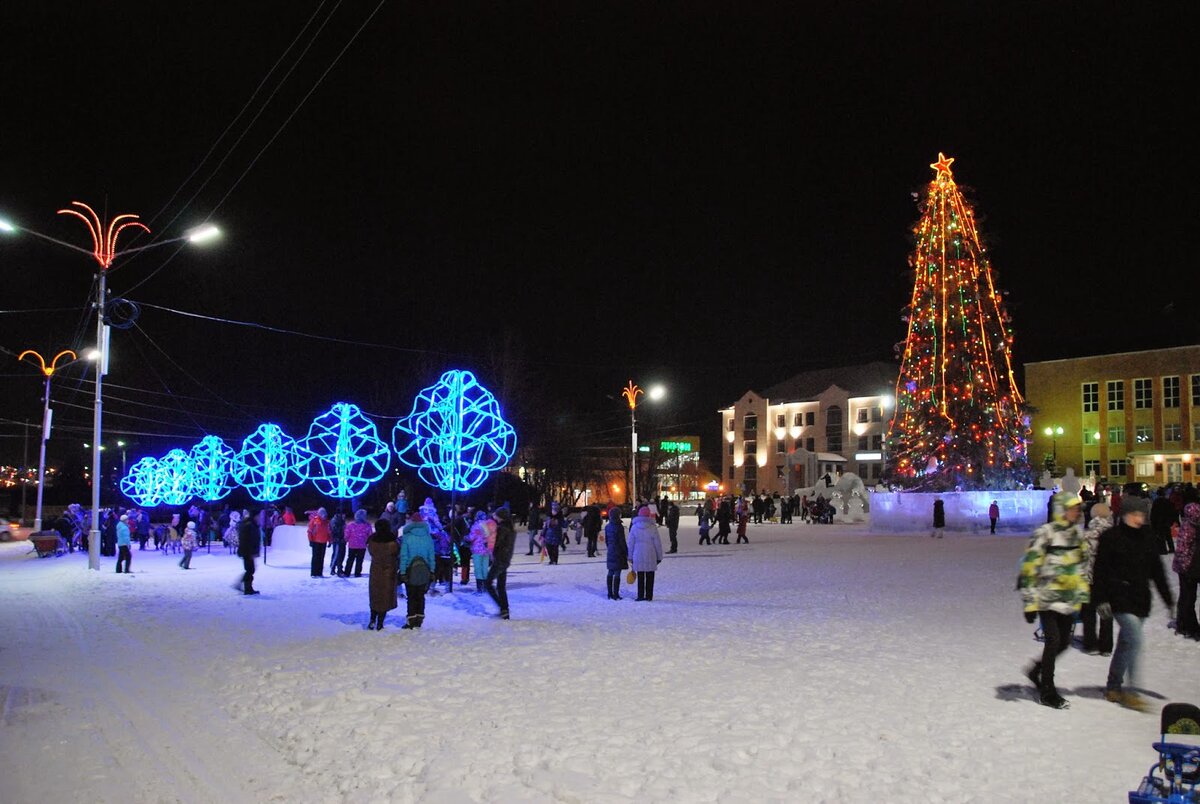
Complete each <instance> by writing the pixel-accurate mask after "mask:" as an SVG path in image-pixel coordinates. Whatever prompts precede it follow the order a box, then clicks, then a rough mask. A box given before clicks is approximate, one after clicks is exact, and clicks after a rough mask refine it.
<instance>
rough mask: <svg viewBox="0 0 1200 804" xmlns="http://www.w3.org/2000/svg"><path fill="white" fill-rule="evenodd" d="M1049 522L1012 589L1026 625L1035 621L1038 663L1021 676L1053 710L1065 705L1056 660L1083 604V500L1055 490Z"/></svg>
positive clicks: (1039, 533) (1085, 585) (1032, 541)
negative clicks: (1039, 648) (1039, 653)
mask: <svg viewBox="0 0 1200 804" xmlns="http://www.w3.org/2000/svg"><path fill="white" fill-rule="evenodd" d="M1053 512H1054V521H1053V522H1050V523H1048V524H1045V525H1042V526H1041V527H1039V528H1038V529H1037V530H1035V531H1034V532H1033V538H1031V539H1030V541H1029V547H1028V548H1027V549H1026V551H1025V555H1024V557H1023V558H1022V559H1021V574H1020V576H1019V577H1018V579H1017V588H1018V589H1020V591H1021V599H1022V600H1023V601H1024V604H1025V622H1027V623H1032V622H1033V621H1034V620H1036V619H1040V620H1041V623H1042V634H1043V637H1044V641H1043V645H1042V658H1041V660H1040V661H1038V660H1035V661H1034V662H1033V664H1032V665H1031V666H1029V667H1027V668H1026V670H1025V675H1026V676H1028V677H1029V680H1030V681H1032V682H1033V684H1034V686H1035V687H1037V688H1038V693H1039V695H1040V700H1041V703H1042V704H1043V705H1044V706H1049V707H1051V708H1053V709H1066V708H1067V707H1068V706H1070V704H1068V703H1067V701H1066V699H1065V698H1063V697H1062V696H1061V695H1059V694H1058V689H1057V688H1056V687H1055V686H1054V669H1055V660H1056V659H1057V658H1058V656H1059V654H1061V653H1062V652H1063V651H1065V650H1066V649H1067V648H1068V647H1070V645H1071V629H1072V626H1074V624H1075V614H1076V613H1077V612H1078V611H1079V609H1080V607H1081V606H1082V605H1083V602H1084V601H1085V600H1087V599H1088V583H1087V540H1086V539H1085V538H1084V536H1083V529H1082V528H1081V527H1080V524H1079V520H1080V519H1081V518H1082V516H1083V500H1081V499H1080V498H1079V495H1078V494H1074V493H1072V492H1065V491H1060V492H1059V493H1058V494H1055V495H1054V498H1053Z"/></svg>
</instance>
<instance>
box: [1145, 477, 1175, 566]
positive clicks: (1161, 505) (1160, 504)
mask: <svg viewBox="0 0 1200 804" xmlns="http://www.w3.org/2000/svg"><path fill="white" fill-rule="evenodd" d="M1178 521H1179V512H1178V511H1176V510H1175V506H1174V505H1173V504H1172V503H1171V500H1170V499H1169V498H1168V497H1167V490H1166V489H1165V488H1162V489H1159V490H1158V494H1156V495H1155V496H1154V501H1153V502H1152V503H1151V504H1150V529H1151V530H1153V531H1154V535H1155V536H1157V537H1158V552H1159V553H1161V554H1162V555H1164V556H1165V555H1166V554H1168V553H1174V552H1175V540H1174V539H1172V538H1171V526H1172V525H1174V524H1175V523H1176V522H1178Z"/></svg>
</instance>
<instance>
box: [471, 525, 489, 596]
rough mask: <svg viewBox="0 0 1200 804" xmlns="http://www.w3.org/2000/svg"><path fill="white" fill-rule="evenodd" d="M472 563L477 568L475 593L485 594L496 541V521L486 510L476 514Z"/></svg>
mask: <svg viewBox="0 0 1200 804" xmlns="http://www.w3.org/2000/svg"><path fill="white" fill-rule="evenodd" d="M467 538H469V539H470V540H471V564H472V565H473V566H474V569H475V594H477V595H482V594H483V582H484V580H485V579H486V578H487V575H488V570H489V569H491V567H492V545H493V544H495V542H496V521H495V520H494V519H492V518H491V517H490V516H488V515H487V512H486V511H480V512H479V513H477V514H475V521H474V522H473V523H472V524H471V532H470V533H469V534H467Z"/></svg>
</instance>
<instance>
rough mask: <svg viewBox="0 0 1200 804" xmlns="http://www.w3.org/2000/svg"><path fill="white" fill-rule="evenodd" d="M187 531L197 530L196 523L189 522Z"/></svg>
mask: <svg viewBox="0 0 1200 804" xmlns="http://www.w3.org/2000/svg"><path fill="white" fill-rule="evenodd" d="M187 529H188V530H195V529H196V523H195V522H189V523H187Z"/></svg>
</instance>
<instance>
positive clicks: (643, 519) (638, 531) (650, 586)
mask: <svg viewBox="0 0 1200 804" xmlns="http://www.w3.org/2000/svg"><path fill="white" fill-rule="evenodd" d="M662 560H663V547H662V539H661V538H660V537H659V535H658V525H656V524H655V520H654V513H653V512H652V511H651V510H650V508H649V507H648V506H643V507H642V508H640V509H639V510H638V515H637V516H636V517H634V520H633V523H632V524H630V526H629V564H630V566H631V567H632V568H633V571H634V572H636V573H637V588H638V593H637V597H636V598H635V600H653V599H654V573H655V570H656V569H657V568H658V565H659V564H661V563H662Z"/></svg>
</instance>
